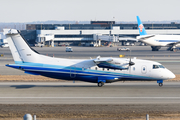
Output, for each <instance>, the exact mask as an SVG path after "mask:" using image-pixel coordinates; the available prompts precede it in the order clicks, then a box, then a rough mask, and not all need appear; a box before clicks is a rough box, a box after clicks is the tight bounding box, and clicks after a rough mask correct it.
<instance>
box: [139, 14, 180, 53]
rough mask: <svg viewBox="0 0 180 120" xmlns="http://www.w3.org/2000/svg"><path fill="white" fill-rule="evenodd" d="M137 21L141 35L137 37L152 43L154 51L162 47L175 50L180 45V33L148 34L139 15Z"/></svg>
mask: <svg viewBox="0 0 180 120" xmlns="http://www.w3.org/2000/svg"><path fill="white" fill-rule="evenodd" d="M137 22H138V28H139V34H140V36H137V37H136V39H137V40H139V41H141V42H144V43H146V44H148V45H150V46H151V48H152V51H158V50H159V49H160V48H161V47H169V48H168V49H167V50H170V51H173V50H175V48H176V47H179V46H180V35H148V34H147V33H146V30H145V28H144V26H143V24H142V22H141V20H140V18H139V16H137Z"/></svg>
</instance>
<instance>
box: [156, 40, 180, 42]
mask: <svg viewBox="0 0 180 120" xmlns="http://www.w3.org/2000/svg"><path fill="white" fill-rule="evenodd" d="M156 41H157V42H179V41H180V40H156Z"/></svg>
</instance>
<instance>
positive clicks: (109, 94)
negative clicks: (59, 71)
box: [0, 82, 180, 104]
mask: <svg viewBox="0 0 180 120" xmlns="http://www.w3.org/2000/svg"><path fill="white" fill-rule="evenodd" d="M179 93H180V83H179V82H164V86H163V87H159V86H158V84H157V83H156V82H125V83H122V82H116V83H111V84H105V86H103V87H97V85H96V84H93V83H84V82H76V83H72V82H2V83H0V104H180V94H179Z"/></svg>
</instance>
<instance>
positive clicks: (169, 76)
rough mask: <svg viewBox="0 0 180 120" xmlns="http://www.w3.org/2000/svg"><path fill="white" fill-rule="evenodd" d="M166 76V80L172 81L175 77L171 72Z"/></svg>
mask: <svg viewBox="0 0 180 120" xmlns="http://www.w3.org/2000/svg"><path fill="white" fill-rule="evenodd" d="M167 76H168V79H173V78H175V77H176V76H175V74H174V73H172V72H171V71H168V73H167Z"/></svg>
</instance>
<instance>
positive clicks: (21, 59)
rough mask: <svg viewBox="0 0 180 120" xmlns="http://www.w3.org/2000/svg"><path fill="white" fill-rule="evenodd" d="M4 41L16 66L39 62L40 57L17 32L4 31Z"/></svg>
mask: <svg viewBox="0 0 180 120" xmlns="http://www.w3.org/2000/svg"><path fill="white" fill-rule="evenodd" d="M4 32H6V33H7V34H6V39H7V41H8V44H9V47H10V50H11V53H12V56H13V58H14V61H15V63H16V64H19V63H30V62H31V63H36V62H40V61H41V59H42V57H41V55H39V54H38V52H36V51H35V50H33V49H32V48H31V47H30V46H29V44H28V43H27V42H26V41H25V40H24V39H23V37H22V36H21V35H20V33H19V31H17V30H15V29H9V30H8V29H6V31H4Z"/></svg>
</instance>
